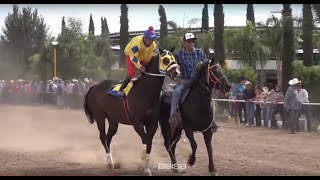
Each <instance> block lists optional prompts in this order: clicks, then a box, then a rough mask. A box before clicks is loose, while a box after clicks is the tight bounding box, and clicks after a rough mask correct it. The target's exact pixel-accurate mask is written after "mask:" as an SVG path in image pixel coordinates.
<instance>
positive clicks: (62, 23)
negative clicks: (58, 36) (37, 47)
mask: <svg viewBox="0 0 320 180" xmlns="http://www.w3.org/2000/svg"><path fill="white" fill-rule="evenodd" d="M65 29H66V22H65V20H64V16H63V17H62V22H61V33H63V32H64V30H65Z"/></svg>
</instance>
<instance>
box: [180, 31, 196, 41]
mask: <svg viewBox="0 0 320 180" xmlns="http://www.w3.org/2000/svg"><path fill="white" fill-rule="evenodd" d="M189 39H194V40H196V39H197V38H196V37H195V36H194V34H192V33H186V34H185V35H184V36H183V40H184V41H187V40H189Z"/></svg>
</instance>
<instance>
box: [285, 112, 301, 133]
mask: <svg viewBox="0 0 320 180" xmlns="http://www.w3.org/2000/svg"><path fill="white" fill-rule="evenodd" d="M287 111H288V115H289V128H290V131H291V133H293V132H295V131H298V132H299V131H300V126H299V118H298V116H297V115H298V114H297V110H293V109H288V110H287Z"/></svg>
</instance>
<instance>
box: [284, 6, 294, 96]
mask: <svg viewBox="0 0 320 180" xmlns="http://www.w3.org/2000/svg"><path fill="white" fill-rule="evenodd" d="M290 6H291V4H283V11H282V27H283V34H282V37H283V48H282V54H283V62H282V88H283V91H284V92H285V91H286V89H287V87H288V86H289V85H288V82H289V80H290V79H291V78H292V70H293V68H292V62H293V60H294V54H295V51H294V31H293V21H292V9H291V7H290Z"/></svg>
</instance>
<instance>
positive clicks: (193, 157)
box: [184, 127, 197, 166]
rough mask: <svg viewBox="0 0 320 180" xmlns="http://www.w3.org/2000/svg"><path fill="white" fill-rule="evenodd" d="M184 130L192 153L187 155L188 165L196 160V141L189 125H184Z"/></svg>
mask: <svg viewBox="0 0 320 180" xmlns="http://www.w3.org/2000/svg"><path fill="white" fill-rule="evenodd" d="M184 130H185V132H186V136H187V138H188V139H189V142H190V144H191V149H192V153H191V155H190V156H189V159H188V165H189V166H192V165H194V163H195V162H196V151H197V142H196V141H195V140H194V136H193V130H192V128H191V127H185V128H184Z"/></svg>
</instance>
